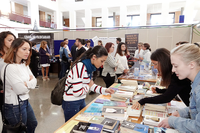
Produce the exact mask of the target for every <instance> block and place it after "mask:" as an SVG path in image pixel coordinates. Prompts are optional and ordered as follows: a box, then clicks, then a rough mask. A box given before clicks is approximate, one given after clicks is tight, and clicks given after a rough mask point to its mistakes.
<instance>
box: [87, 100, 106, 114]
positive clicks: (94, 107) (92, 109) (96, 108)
mask: <svg viewBox="0 0 200 133" xmlns="http://www.w3.org/2000/svg"><path fill="white" fill-rule="evenodd" d="M102 108H103V104H98V103H92V104H91V105H90V106H89V107H88V108H87V109H86V110H85V111H84V113H87V114H89V115H91V116H101V113H102Z"/></svg>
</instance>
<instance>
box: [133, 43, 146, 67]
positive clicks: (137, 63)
mask: <svg viewBox="0 0 200 133" xmlns="http://www.w3.org/2000/svg"><path fill="white" fill-rule="evenodd" d="M142 47H143V43H142V42H139V43H138V49H137V50H136V51H135V54H134V60H135V61H134V62H135V64H134V67H140V59H139V58H140V57H143V52H144V51H143V49H142Z"/></svg>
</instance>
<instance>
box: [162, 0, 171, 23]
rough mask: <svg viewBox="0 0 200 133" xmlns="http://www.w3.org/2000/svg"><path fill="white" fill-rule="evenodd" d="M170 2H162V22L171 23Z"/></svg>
mask: <svg viewBox="0 0 200 133" xmlns="http://www.w3.org/2000/svg"><path fill="white" fill-rule="evenodd" d="M168 18H169V2H167V1H165V2H163V3H162V12H161V22H162V24H169V20H168Z"/></svg>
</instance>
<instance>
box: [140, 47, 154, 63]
mask: <svg viewBox="0 0 200 133" xmlns="http://www.w3.org/2000/svg"><path fill="white" fill-rule="evenodd" d="M142 49H143V50H144V51H143V57H139V59H140V60H141V61H142V62H144V63H150V62H151V59H150V57H151V48H150V45H149V44H148V43H144V44H143V46H142Z"/></svg>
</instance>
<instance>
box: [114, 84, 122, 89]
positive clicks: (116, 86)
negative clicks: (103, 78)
mask: <svg viewBox="0 0 200 133" xmlns="http://www.w3.org/2000/svg"><path fill="white" fill-rule="evenodd" d="M120 86H121V84H117V85H115V86H114V87H113V88H119V87H120Z"/></svg>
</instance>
